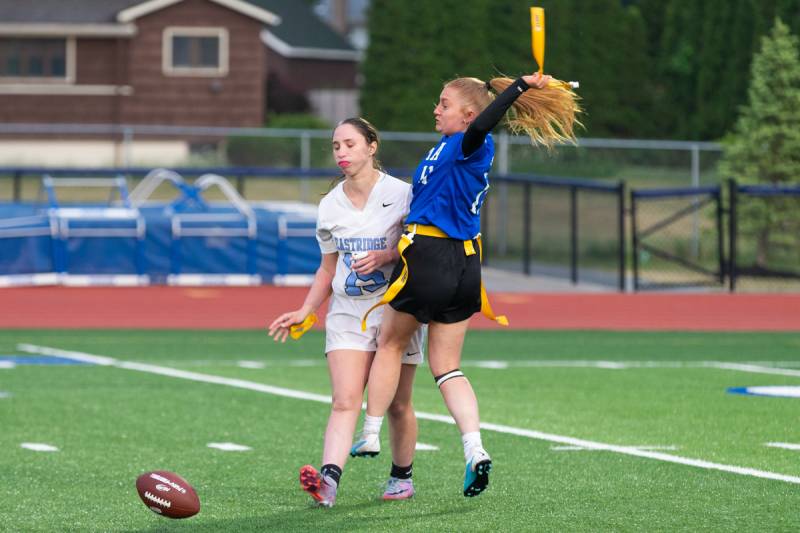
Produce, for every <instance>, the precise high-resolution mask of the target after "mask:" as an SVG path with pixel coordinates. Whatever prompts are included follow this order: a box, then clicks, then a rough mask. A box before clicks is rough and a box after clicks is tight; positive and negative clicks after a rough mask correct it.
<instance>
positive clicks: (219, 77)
mask: <svg viewBox="0 0 800 533" xmlns="http://www.w3.org/2000/svg"><path fill="white" fill-rule="evenodd" d="M357 59H358V54H357V52H356V51H355V50H354V49H353V48H352V47H351V46H350V45H349V44H348V43H347V42H346V41H345V40H344V39H343V38H342V37H341V36H339V35H338V34H336V33H335V32H334V31H333V30H332V29H330V28H329V27H328V26H326V25H325V24H324V23H323V22H322V21H321V20H319V19H318V18H316V17H315V16H314V15H313V13H312V12H311V9H310V7H309V6H308V4H307V3H306V2H301V1H297V0H147V1H142V0H33V1H27V2H19V1H16V0H0V123H2V124H5V125H6V127H8V125H9V124H75V125H81V124H82V125H87V124H91V125H118V126H119V125H166V126H222V127H257V126H261V125H262V124H263V123H264V118H265V115H266V113H267V111H268V109H269V101H268V100H267V95H268V94H278V95H280V94H286V93H289V94H294V95H295V96H297V95H299V96H300V100H302V99H303V98H305V101H306V109H289V110H291V111H297V110H307V109H310V110H314V109H316V110H317V111H320V110H323V107H324V106H323V105H317V106H316V108H315V106H314V105H312V102H313V100H314V98H316V99H317V100H318V101H323V100H325V99H326V98H327V100H331V101H333V100H337V99H338V101H344V100H343V98H345V99H346V98H348V97H349V98H350V102H351V107H352V105H354V102H355V99H356V96H354V95H355V94H356V92H355V91H356V72H357ZM268 84H271V87H270V86H268ZM331 95H332V96H331ZM343 95H345V96H344V97H343ZM323 104H324V101H323ZM335 105H336V104H334V107H335ZM338 105H339V107H340V108H343V107H346V106H344V105H342V104H338ZM328 107H329V108H330V105H329V106H328ZM277 111H282V109H280V108H278V109H277ZM334 111H335V110H334ZM348 111H351V109H348ZM327 112H328V113H329V117H328V118H336V117H333V116H330V109H328V111H327ZM6 131H7V130H4V135H3V139H4V140H6V139H8V138H9V135H10V134H9V133H7V132H6ZM94 141H95V142H102V139H99V140H98V139H95V140H94ZM106 142H108V141H106ZM147 142H149V143H150V145H147V143H144V142H143V143H140V145H139V148H140V149H141V150H143V151H144V152H147V150H150V149H152V150H154V151H153V152H152V154H151V155H153V156H154V157H155V154H157V153H158V149H159V147H160V148H165V149H166V147H167V144H165V143H168V142H171V143H173V146H172V148H169V149H168V151H171V152H174V156H175V157H176V158H179V156H185V155H186V153H188V148H189V146H188V142H187V141H186V140H185V139H184V140H181V139H171V140H169V141H167V140H163V142H160V143H156V142H155V140H153V139H150V140H148V141H147ZM175 143H177V144H175ZM2 144H3V143H2V142H0V162H3V161H4V160H6V161H7V159H8V158H7V157H6V156H7V155H8V149H6V150H4V148H3V146H2ZM28 144H30V142H29V143H28ZM157 145H158V146H157ZM62 146H63V143H62ZM147 146H150V148H147ZM6 148H8V146H7V147H6ZM40 148H41V147H40ZM95 148H96V150H95V156H94V158H93V160H97V159H98V158H99V159H107V158H108V154H106V155H105V156H100V155H98V154H99V153H100V152H102V150H101V149H100V147H99V145H97V146H95ZM11 150H12V151H13V150H17V151H18V150H19V146H18V145H13V146H12V149H11ZM176 150H177V151H176ZM67 152H71V150H70V149H69V148H67ZM112 152H113V154H112V157H113V159H114V160H115V161H114V162H117V163H118V162H119V161H118V160H119V154H118V153H116V152H114V150H113V149H112ZM144 152H143V153H144ZM184 152H186V153H184ZM38 153H39V154H41V153H42V151H41V150H39V151H38ZM22 162H25V161H22Z"/></svg>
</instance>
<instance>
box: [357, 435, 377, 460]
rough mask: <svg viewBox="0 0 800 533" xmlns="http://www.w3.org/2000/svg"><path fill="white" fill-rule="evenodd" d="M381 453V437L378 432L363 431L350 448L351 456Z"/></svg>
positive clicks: (371, 455) (368, 455) (367, 455)
mask: <svg viewBox="0 0 800 533" xmlns="http://www.w3.org/2000/svg"><path fill="white" fill-rule="evenodd" d="M379 453H381V439H380V436H379V435H378V434H377V433H362V434H361V435H360V436H359V437H358V438H357V439H356V442H355V444H353V447H352V448H350V456H351V457H375V456H376V455H378V454H379Z"/></svg>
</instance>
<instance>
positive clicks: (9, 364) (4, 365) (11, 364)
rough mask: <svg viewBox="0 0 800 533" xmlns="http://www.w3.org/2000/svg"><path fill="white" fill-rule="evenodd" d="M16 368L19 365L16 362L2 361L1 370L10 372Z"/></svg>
mask: <svg viewBox="0 0 800 533" xmlns="http://www.w3.org/2000/svg"><path fill="white" fill-rule="evenodd" d="M15 366H17V365H16V364H15V363H14V361H0V370H3V369H6V370H8V369H11V368H14V367H15Z"/></svg>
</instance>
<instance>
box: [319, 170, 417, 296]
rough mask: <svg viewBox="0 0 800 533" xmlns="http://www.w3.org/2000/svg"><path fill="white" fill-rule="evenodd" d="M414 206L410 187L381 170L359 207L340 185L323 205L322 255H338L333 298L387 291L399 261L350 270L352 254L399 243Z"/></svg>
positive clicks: (320, 207) (390, 247)
mask: <svg viewBox="0 0 800 533" xmlns="http://www.w3.org/2000/svg"><path fill="white" fill-rule="evenodd" d="M410 204H411V185H409V184H408V183H405V182H404V181H401V180H399V179H397V178H394V177H392V176H389V175H387V174H384V173H383V172H381V174H380V176H379V177H378V181H377V182H376V183H375V186H374V187H373V188H372V192H370V195H369V199H368V200H367V203H366V205H364V208H363V209H361V210H359V209H356V208H355V207H354V206H353V204H352V203H351V202H350V199H349V198H348V197H347V195H346V194H345V192H344V182H342V183H339V184H338V185H337V186H336V187H334V189H333V190H332V191H331V192H329V193H328V194H326V195H325V197H324V198H323V199H322V201H321V202H320V203H319V212H318V215H317V241H318V242H319V247H320V250H321V251H322V253H323V254H332V253H338V254H339V259H338V261H337V262H336V275H335V276H334V278H333V282H332V287H333V294H334V296H337V295H338V296H348V297H350V298H356V299H372V298H375V297H376V296H380V295H382V294H383V293H384V292H386V288H387V287H388V285H389V278H390V276H391V274H392V269H393V268H394V263H389V264H387V265H384V266H383V267H381V268H380V269H377V270H375V271H374V272H373V273H371V274H369V275H366V276H365V275H360V274H356V273H355V272H353V270H352V269H351V268H350V265H351V264H352V259H353V258H352V254H353V253H355V252H369V251H371V250H386V249H392V248H395V247H396V246H397V241H398V240H399V239H400V235H401V233H402V231H403V221H404V220H405V217H406V215H407V214H408V208H409V205H410Z"/></svg>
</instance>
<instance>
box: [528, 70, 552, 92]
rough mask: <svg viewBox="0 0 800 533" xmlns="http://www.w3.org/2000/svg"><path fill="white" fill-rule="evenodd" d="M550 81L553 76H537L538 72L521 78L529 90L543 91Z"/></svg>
mask: <svg viewBox="0 0 800 533" xmlns="http://www.w3.org/2000/svg"><path fill="white" fill-rule="evenodd" d="M552 79H553V76H550V75H549V74H539V73H538V72H534V73H533V74H532V75H529V76H522V80H523V81H524V82H525V83H527V84H528V87H530V88H531V89H544V88H545V87H547V84H549V83H550V80H552Z"/></svg>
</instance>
